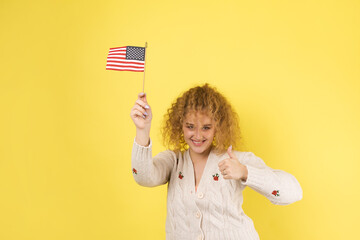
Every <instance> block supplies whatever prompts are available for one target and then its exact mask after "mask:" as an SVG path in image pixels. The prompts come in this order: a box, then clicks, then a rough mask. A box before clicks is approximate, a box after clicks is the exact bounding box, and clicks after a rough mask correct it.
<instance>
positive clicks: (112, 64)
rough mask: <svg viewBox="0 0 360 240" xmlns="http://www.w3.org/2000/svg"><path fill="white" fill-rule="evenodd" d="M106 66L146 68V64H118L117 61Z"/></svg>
mask: <svg viewBox="0 0 360 240" xmlns="http://www.w3.org/2000/svg"><path fill="white" fill-rule="evenodd" d="M106 66H113V67H131V68H137V69H141V68H142V69H144V66H136V65H133V64H116V63H111V64H106Z"/></svg>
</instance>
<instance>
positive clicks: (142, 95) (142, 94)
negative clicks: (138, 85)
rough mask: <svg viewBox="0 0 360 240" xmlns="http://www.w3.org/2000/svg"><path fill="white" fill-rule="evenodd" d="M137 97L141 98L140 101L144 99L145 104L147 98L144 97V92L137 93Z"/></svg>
mask: <svg viewBox="0 0 360 240" xmlns="http://www.w3.org/2000/svg"><path fill="white" fill-rule="evenodd" d="M138 96H139V99H141V100H142V101H144V102H145V103H146V104H147V99H146V93H143V92H141V93H139V95H138Z"/></svg>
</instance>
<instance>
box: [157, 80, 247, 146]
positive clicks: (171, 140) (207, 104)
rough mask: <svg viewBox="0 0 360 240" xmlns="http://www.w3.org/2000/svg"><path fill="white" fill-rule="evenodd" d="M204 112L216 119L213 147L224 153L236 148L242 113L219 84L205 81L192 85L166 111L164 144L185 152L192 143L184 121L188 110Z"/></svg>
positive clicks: (162, 131) (163, 126)
mask: <svg viewBox="0 0 360 240" xmlns="http://www.w3.org/2000/svg"><path fill="white" fill-rule="evenodd" d="M198 111H199V112H201V113H204V114H206V115H207V116H208V117H210V118H212V119H213V120H214V122H215V137H214V139H213V142H212V148H213V150H214V151H215V152H216V153H223V152H225V151H226V150H227V148H228V147H229V146H230V145H232V146H233V149H234V148H236V147H237V146H238V144H239V140H240V127H239V119H238V115H237V114H236V112H235V111H234V109H233V108H232V107H231V105H230V103H229V102H228V100H227V99H226V98H225V97H224V96H223V95H222V94H220V93H219V92H218V91H217V90H216V88H214V87H211V86H209V84H207V83H206V84H204V85H203V86H197V87H194V88H190V89H189V90H188V91H186V92H184V93H183V94H182V95H181V96H180V97H178V98H177V99H176V100H175V102H173V103H172V105H171V107H170V108H169V109H168V110H167V112H166V114H165V115H164V119H163V124H162V127H161V134H162V137H163V143H164V145H165V146H166V147H167V148H168V149H170V150H173V151H175V152H179V151H180V152H184V151H186V150H187V149H188V147H189V146H188V145H187V143H186V142H185V140H184V134H183V130H182V127H183V121H184V119H185V117H186V115H187V114H188V113H194V112H198Z"/></svg>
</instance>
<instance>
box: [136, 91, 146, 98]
mask: <svg viewBox="0 0 360 240" xmlns="http://www.w3.org/2000/svg"><path fill="white" fill-rule="evenodd" d="M144 96H146V93H143V92H141V93H139V94H138V98H142V97H144Z"/></svg>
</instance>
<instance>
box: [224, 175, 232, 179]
mask: <svg viewBox="0 0 360 240" xmlns="http://www.w3.org/2000/svg"><path fill="white" fill-rule="evenodd" d="M223 178H224V179H231V178H232V177H231V176H230V175H224V176H223Z"/></svg>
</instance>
